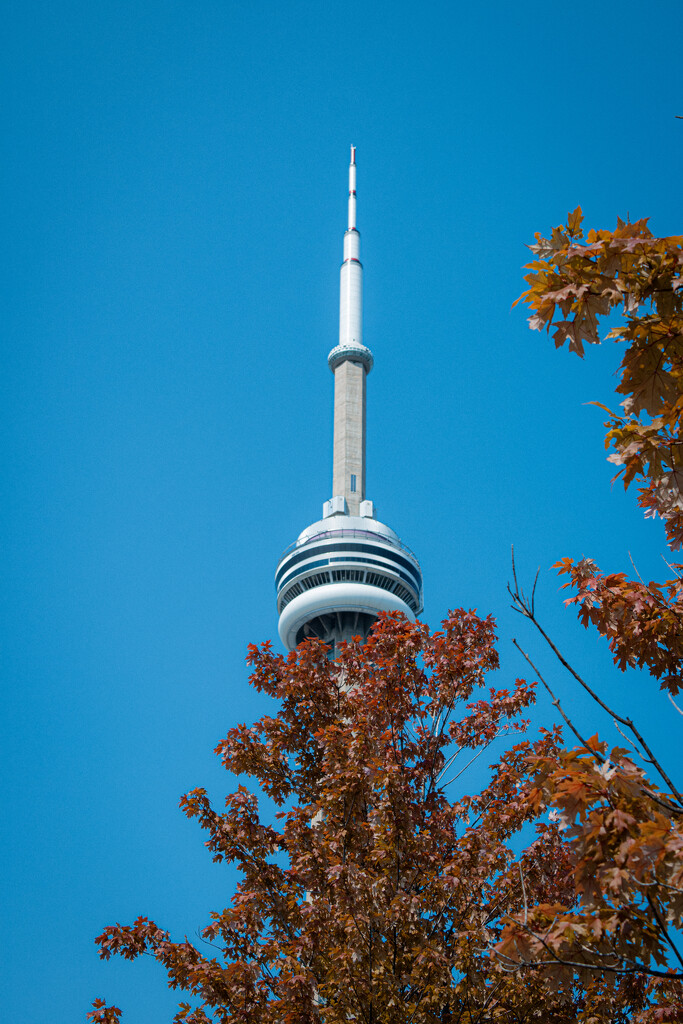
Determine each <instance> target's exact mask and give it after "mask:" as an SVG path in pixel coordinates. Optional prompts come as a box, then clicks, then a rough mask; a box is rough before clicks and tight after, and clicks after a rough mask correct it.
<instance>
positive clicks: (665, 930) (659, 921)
mask: <svg viewBox="0 0 683 1024" xmlns="http://www.w3.org/2000/svg"><path fill="white" fill-rule="evenodd" d="M645 897H646V899H647V902H648V903H649V904H650V907H651V909H652V913H653V914H654V915H655V918H656V920H657V924H658V925H659V927H660V929H661V931H662V934H663V936H664V938H665V939H666V941H667V942H668V943H669V945H670V946H671V949H672V950H673V952H674V955H675V957H676V959H677V960H678V962H679V964H680V965H681V967H683V957H681V954H680V953H679V952H678V949H677V948H676V946H675V944H674V941H673V939H672V938H671V936H670V935H669V929H668V928H667V927H666V923H665V922H664V921H663V920H662V916H661V914H660V913H659V911H658V910H657V907H656V905H655V902H654V900H653V899H652V897H651V896H650V893H649V892H646V893H645Z"/></svg>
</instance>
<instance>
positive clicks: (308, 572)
mask: <svg viewBox="0 0 683 1024" xmlns="http://www.w3.org/2000/svg"><path fill="white" fill-rule="evenodd" d="M275 587H276V590H277V610H278V613H279V616H280V621H279V626H278V631H279V633H280V639H281V640H282V643H283V644H284V645H285V647H286V648H287V650H290V651H291V650H293V649H294V648H295V647H296V646H297V644H299V643H301V641H302V640H304V639H306V637H312V636H317V637H319V638H320V639H321V640H324V641H325V643H329V644H330V645H332V647H333V649H334V645H335V644H336V643H338V642H339V641H341V640H350V639H351V637H353V636H358V635H361V636H363V637H367V635H368V633H369V632H370V628H371V626H372V624H373V622H374V621H375V619H376V618H377V616H378V614H379V613H380V612H391V611H400V612H403V614H404V615H406V616H407V617H408V618H409V619H414V618H415V617H416V616H417V615H419V614H420V613H421V611H422V572H421V570H420V565H419V563H418V561H417V559H416V557H415V555H414V554H413V553H412V551H410V550H409V549H408V548H406V547H405V546H404V545H403V544H402V543H401V541H400V540H399V538H398V537H397V535H396V534H395V533H394V531H393V530H392V529H390V528H389V527H388V526H385V525H384V523H379V522H377V520H375V519H369V518H364V517H361V516H348V515H338V516H331V517H329V518H327V519H321V520H319V521H318V522H316V523H313V524H312V525H311V526H308V527H306V529H305V530H304V531H303V532H302V533H301V534H299V536H298V538H297V540H296V541H295V543H294V544H292V545H290V547H288V548H287V549H286V551H285V552H284V553H283V555H282V557H281V559H280V561H279V563H278V567H277V571H276V573H275Z"/></svg>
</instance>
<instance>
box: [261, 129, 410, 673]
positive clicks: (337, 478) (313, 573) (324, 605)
mask: <svg viewBox="0 0 683 1024" xmlns="http://www.w3.org/2000/svg"><path fill="white" fill-rule="evenodd" d="M327 362H328V364H329V367H330V369H331V370H332V372H333V373H334V446H333V460H332V497H331V498H330V499H329V500H328V501H326V502H325V503H324V504H323V517H322V519H319V520H317V522H315V523H312V524H311V525H310V526H307V527H306V529H305V530H303V531H302V532H301V533H300V534H299V536H298V537H297V539H296V541H295V542H294V543H293V544H291V545H290V547H288V548H287V549H286V551H285V552H284V554H283V555H282V557H281V558H280V561H279V563H278V567H277V571H276V573H275V587H276V590H277V610H278V614H279V616H280V621H279V626H278V630H279V633H280V639H281V640H282V643H283V644H284V645H285V647H286V648H287V650H290V651H291V650H293V649H294V648H295V647H296V646H297V644H299V643H301V641H302V640H305V639H306V638H307V637H314V636H315V637H319V638H320V639H321V640H324V641H325V642H326V643H328V644H329V645H330V647H331V651H330V655H331V656H333V655H334V650H335V647H336V645H337V644H338V643H339V642H340V641H342V640H350V639H351V637H353V636H358V635H360V636H362V637H367V635H368V633H369V632H370V628H371V626H372V624H373V622H374V621H375V619H376V618H377V616H378V614H379V613H380V612H390V611H400V612H403V614H404V615H406V616H407V617H408V618H409V619H414V618H415V616H416V615H419V614H420V612H421V611H422V573H421V571H420V566H419V563H418V561H417V559H416V558H415V555H414V554H413V553H412V552H411V551H410V550H409V549H408V548H406V547H405V546H404V545H403V544H402V543H401V541H400V540H399V538H398V537H397V535H396V534H395V533H394V531H393V530H392V529H391V528H390V527H389V526H385V524H384V523H381V522H379V520H378V519H376V518H375V509H374V505H373V502H372V501H369V500H368V499H367V498H366V497H365V410H366V394H367V391H366V380H367V376H368V374H369V373H370V370H371V369H372V365H373V358H372V352H371V351H370V349H369V348H367V347H366V346H365V344H364V343H363V266H362V264H361V262H360V234H359V232H358V228H357V227H356V148H355V146H352V147H351V163H350V165H349V212H348V227H347V230H346V232H345V234H344V261H343V263H342V266H341V279H340V296H339V344H338V345H336V346H335V347H334V348H333V349H332V351H331V352H330V354H329V356H328V357H327Z"/></svg>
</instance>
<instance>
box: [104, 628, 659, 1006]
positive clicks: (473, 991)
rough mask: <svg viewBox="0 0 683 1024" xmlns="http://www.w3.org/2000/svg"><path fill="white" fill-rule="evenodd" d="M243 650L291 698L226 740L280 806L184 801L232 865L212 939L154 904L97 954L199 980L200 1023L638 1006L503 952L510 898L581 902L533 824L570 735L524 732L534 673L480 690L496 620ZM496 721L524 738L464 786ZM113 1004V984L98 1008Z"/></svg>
mask: <svg viewBox="0 0 683 1024" xmlns="http://www.w3.org/2000/svg"><path fill="white" fill-rule="evenodd" d="M249 657H250V661H251V663H252V666H253V675H252V677H251V682H252V684H253V685H254V686H255V687H256V688H257V689H258V690H260V691H264V692H265V693H267V694H268V695H269V696H270V697H272V698H274V700H276V701H277V703H278V711H277V713H276V714H274V715H272V716H266V717H264V718H262V719H261V720H260V721H258V722H257V723H256V724H255V725H253V726H246V725H242V726H238V727H237V728H234V729H231V730H230V732H229V733H228V735H227V737H226V739H225V740H224V741H223V742H222V743H221V744H220V745H219V747H218V753H219V754H220V756H221V758H222V760H223V763H224V765H225V767H226V768H227V769H228V771H229V772H231V773H235V774H239V775H241V776H242V777H244V776H248V777H250V778H251V779H253V780H254V782H255V783H257V785H258V788H260V790H261V792H262V794H264V795H265V797H266V798H267V804H269V805H271V806H274V807H275V808H277V810H276V812H275V813H269V812H268V811H267V809H261V808H260V806H259V801H258V798H257V795H256V793H255V792H252V790H251V789H248V788H245V787H244V786H243V785H241V786H239V787H238V788H237V789H236V790H235V791H234V792H232V793H231V794H230V795H229V796H228V798H227V800H226V803H225V809H224V810H218V809H216V808H215V807H214V805H213V804H212V803H211V802H210V800H209V797H208V796H207V794H206V792H205V791H204V790H202V789H197V790H194V791H193V792H191V793H189V794H187V795H186V796H185V797H184V798H183V800H182V807H183V809H184V811H185V813H186V814H187V815H188V816H189V817H191V818H196V819H197V820H198V822H199V824H200V825H201V827H202V828H203V829H204V830H205V831H206V834H207V841H206V845H207V847H208V849H209V851H210V852H211V853H212V855H213V858H214V860H216V861H218V862H225V861H228V862H232V863H234V864H236V865H237V866H238V868H239V870H240V872H241V881H240V882H239V884H238V886H237V889H236V892H235V895H234V897H233V898H232V901H231V902H230V904H229V906H228V907H226V908H224V909H220V910H217V911H216V912H215V913H214V914H213V915H212V920H211V921H210V922H209V923H208V924H207V925H206V927H205V928H204V931H203V939H204V940H205V942H208V943H210V944H211V949H210V952H209V953H207V951H206V947H205V946H204V945H202V944H200V945H196V944H193V943H191V942H190V941H189V940H188V939H187V938H184V939H182V940H181V941H173V940H172V939H171V937H170V935H169V933H168V932H167V931H166V930H165V929H163V928H161V927H159V926H158V925H157V924H155V923H154V922H152V921H150V920H148V919H147V918H145V917H141V918H139V919H138V920H137V921H136V922H135V923H134V924H133V925H130V926H123V925H115V926H112V927H108V928H106V929H105V930H104V932H103V933H102V935H100V936H99V938H98V939H97V942H98V944H99V947H100V955H101V956H102V957H104V958H108V957H110V956H112V955H114V954H115V955H119V956H123V957H126V958H130V959H132V958H134V957H137V956H140V955H142V954H148V955H151V956H153V957H155V958H156V959H157V960H158V961H159V962H160V963H161V964H162V965H163V967H164V968H165V969H166V972H167V976H168V983H169V985H171V986H172V987H178V988H180V989H183V990H184V991H185V992H186V993H189V994H190V998H192V997H193V998H192V1002H181V1004H180V1009H179V1011H178V1014H177V1015H176V1017H175V1018H174V1019H175V1021H177V1022H180V1021H187V1022H191V1024H200V1022H201V1024H205V1022H207V1021H220V1022H228V1021H229V1022H236V1021H239V1022H244V1024H252V1022H258V1024H265V1022H272V1024H276V1022H278V1024H279V1022H282V1021H288V1022H292V1024H295V1022H296V1024H299V1022H301V1024H303V1022H307V1024H308V1022H314V1021H316V1022H326V1024H328V1022H329V1024H337V1022H339V1024H342V1022H343V1024H347V1022H348V1021H358V1022H363V1024H373V1022H374V1021H377V1022H379V1021H382V1022H396V1024H407V1022H444V1024H445V1022H451V1021H453V1022H454V1021H461V1022H465V1021H467V1022H472V1024H474V1022H481V1024H483V1022H489V1021H491V1022H493V1021H501V1020H505V1021H508V1020H509V1021H519V1022H523V1021H529V1022H530V1021H537V1020H548V1019H552V1020H554V1021H558V1022H567V1024H569V1022H573V1021H575V1020H577V1019H584V1018H582V1017H581V1014H582V1013H590V1014H591V1015H592V1016H590V1017H586V1018H585V1019H591V1020H594V1021H596V1022H597V1021H610V1022H614V1021H620V1020H624V1021H625V1020H627V1019H628V1017H627V1011H628V1010H632V1009H634V1008H638V1007H640V1006H642V1005H643V1000H644V993H643V987H642V985H640V986H639V985H638V984H635V985H634V984H632V983H629V986H627V987H625V986H624V985H623V984H619V985H617V986H616V988H615V987H614V986H613V985H611V984H609V985H608V984H605V983H604V982H603V981H602V980H601V979H596V978H591V979H588V981H587V982H586V983H581V984H574V983H572V984H571V985H569V986H566V987H565V988H563V989H558V987H557V985H556V984H555V983H554V981H553V979H552V978H547V977H546V976H544V975H543V974H542V973H541V972H539V971H537V970H536V969H535V968H534V967H525V966H516V967H515V968H514V969H512V970H510V969H509V965H508V964H507V963H505V962H503V960H502V959H501V958H500V957H499V956H497V955H495V954H493V953H492V947H493V945H494V944H495V943H496V942H497V941H498V940H499V939H500V938H501V935H502V932H501V927H502V922H503V920H504V918H505V915H509V914H512V913H514V912H515V911H519V910H521V909H522V908H523V907H524V906H528V905H529V904H530V903H533V905H534V906H537V905H542V904H546V903H547V904H553V903H558V902H563V901H564V902H565V903H568V904H570V903H571V901H572V898H573V897H572V889H571V885H568V878H569V860H568V851H567V844H566V842H565V840H564V839H563V837H562V834H561V832H560V830H559V829H558V827H557V825H556V824H554V823H552V822H548V821H547V820H546V821H538V820H537V819H538V806H537V803H536V802H535V800H534V797H533V792H534V787H535V785H536V782H535V767H534V766H535V764H536V763H537V762H538V761H540V760H546V759H547V760H548V761H549V762H551V763H555V762H556V761H557V758H558V756H559V746H558V731H557V730H553V731H542V732H541V733H540V734H539V735H538V736H537V737H536V738H535V739H533V740H531V739H529V738H526V737H523V736H522V735H521V734H522V733H523V732H524V729H525V727H526V723H525V721H524V720H523V719H522V718H521V717H520V716H521V715H522V714H523V713H524V712H525V709H527V708H528V707H529V706H530V705H531V703H532V702H533V700H534V687H533V686H532V685H527V684H526V683H523V682H520V681H518V682H517V683H516V684H515V685H514V687H511V688H509V689H500V690H496V689H493V688H487V686H486V684H487V678H486V677H487V675H488V673H490V672H492V671H493V670H495V669H496V668H497V665H498V656H497V653H496V649H495V634H494V626H493V623H492V621H491V619H481V618H479V617H477V616H476V615H475V614H474V613H473V612H465V611H462V610H460V611H456V612H454V613H452V614H451V615H450V616H449V618H448V619H447V620H446V621H445V622H444V623H443V627H442V629H441V631H439V632H436V633H434V634H430V632H429V630H428V629H427V628H426V627H425V626H423V625H421V624H419V623H410V622H408V621H406V620H405V619H404V618H403V617H401V616H399V615H394V616H389V617H384V618H383V619H382V620H381V621H380V622H379V623H378V625H377V626H376V628H375V630H374V631H373V633H372V635H371V636H370V638H369V639H368V641H367V642H366V643H364V644H363V643H361V642H360V640H359V641H358V642H355V643H353V644H349V645H347V646H345V645H342V647H341V651H340V653H339V656H338V657H337V659H336V660H335V661H331V660H329V658H328V650H327V649H326V648H325V646H324V645H323V644H322V643H321V642H319V641H307V642H305V643H303V644H302V645H300V646H299V648H298V649H297V650H296V651H294V652H292V653H291V654H290V655H289V656H288V657H286V658H284V657H282V656H279V655H275V654H274V653H273V652H272V650H271V648H270V646H269V645H268V644H264V645H263V646H262V647H260V648H251V650H250V656H249ZM505 733H510V734H514V733H517V734H518V737H517V739H518V741H517V742H516V743H514V744H513V745H512V746H511V747H510V749H508V750H507V752H505V753H504V754H503V755H502V757H500V758H499V759H498V761H497V762H496V764H495V766H494V767H493V770H492V772H491V774H490V778H489V780H488V783H487V784H486V785H485V786H484V787H483V788H482V789H481V791H480V792H478V793H476V794H475V795H472V796H468V795H465V790H464V788H463V779H465V778H467V773H466V768H467V766H468V764H469V763H470V762H471V761H472V760H473V759H474V758H476V757H477V756H479V754H481V753H482V752H483V751H485V750H487V748H489V747H490V745H491V744H492V743H493V741H494V740H496V739H497V738H498V737H500V736H501V735H502V734H505ZM449 794H451V795H449ZM530 828H531V829H532V832H531V833H530V834H528V835H527V833H528V830H529V829H530ZM525 835H526V836H527V838H526V844H525V845H526V850H525V853H524V856H523V858H522V860H521V861H520V862H519V863H517V862H516V859H515V854H514V847H515V843H517V848H519V843H520V842H521V841H522V840H523V838H524V836H525ZM520 864H521V866H522V867H521V870H520ZM112 1013H115V1014H116V1015H118V1013H119V1011H118V1010H115V1009H114V1008H112V1007H109V1008H107V1007H106V1006H105V1004H104V1003H103V1002H102V1001H100V1002H99V1004H98V1005H97V1006H96V1008H95V1010H94V1011H93V1012H92V1016H91V1019H92V1020H94V1021H101V1022H104V1021H114V1020H117V1019H118V1016H112ZM107 1014H109V1016H106V1015H107Z"/></svg>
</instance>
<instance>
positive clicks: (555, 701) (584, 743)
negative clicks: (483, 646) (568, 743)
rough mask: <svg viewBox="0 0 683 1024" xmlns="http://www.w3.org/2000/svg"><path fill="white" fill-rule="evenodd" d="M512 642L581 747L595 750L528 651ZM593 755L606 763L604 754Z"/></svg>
mask: <svg viewBox="0 0 683 1024" xmlns="http://www.w3.org/2000/svg"><path fill="white" fill-rule="evenodd" d="M512 642H513V644H514V645H515V647H516V648H517V650H518V651H519V653H520V654H521V655H522V657H523V658H526V660H527V661H528V663H529V664H530V665H531V667H532V669H533V670H534V672H535V673H536V675H537V676H538V678H539V679H540V681H541V682H542V683H543V685H544V686H545V688H546V690H547V691H548V693H549V694H550V697H551V702H552V704H553V706H554V707H556V708H557V710H558V711H559V712H560V714H561V715H562V717H563V718H564V720H565V722H566V723H567V725H568V726H569V728H570V729H571V731H572V732H573V733H574V735H575V736H576V738H577V740H578V741H579V743H580V744H581V746H582V747H586V749H587V750H593V748H592V747H589V746H588V741H587V740H585V739H584V737H583V736H582V735H581V733H580V732H579V731H578V729H577V728H576V726H575V725H574V723H573V722H572V720H571V719H570V718H569V716H568V715H567V714H566V713H565V711H564V710H563V708H562V705H561V704H560V701H559V698H558V697H556V696H555V694H554V693H553V691H552V690H551V689H550V687H549V685H548V683H547V682H546V681H545V679H544V678H543V676H542V675H541V673H540V672H539V670H538V669H537V668H536V666H535V665H534V663H533V661H532V660H531V658H530V657H529V655H528V654H527V653H526V651H524V650H522V648H521V647H520V646H519V644H518V643H517V641H516V640H513V641H512ZM593 753H594V754H595V755H596V757H597V758H599V760H600V762H601V763H602V764H604V762H605V760H606V759H605V758H604V757H603V756H602V754H600V753H599V752H598V751H597V750H593Z"/></svg>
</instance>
